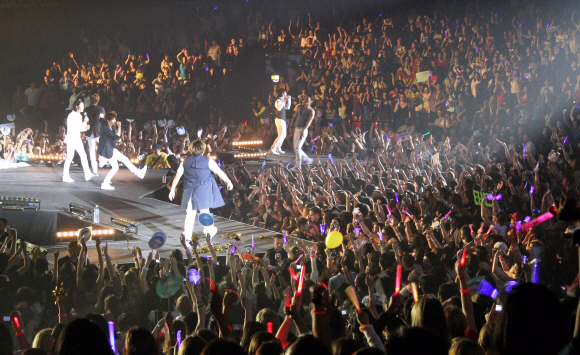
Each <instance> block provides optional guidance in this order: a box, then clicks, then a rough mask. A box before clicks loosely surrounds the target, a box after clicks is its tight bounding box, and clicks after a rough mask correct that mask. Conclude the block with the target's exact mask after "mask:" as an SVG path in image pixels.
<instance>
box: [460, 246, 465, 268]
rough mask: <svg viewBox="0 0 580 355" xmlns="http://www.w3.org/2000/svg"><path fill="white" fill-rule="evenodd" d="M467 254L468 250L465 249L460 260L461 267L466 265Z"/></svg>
mask: <svg viewBox="0 0 580 355" xmlns="http://www.w3.org/2000/svg"><path fill="white" fill-rule="evenodd" d="M466 254H467V248H463V256H462V257H461V260H459V265H461V266H463V265H465V255H466Z"/></svg>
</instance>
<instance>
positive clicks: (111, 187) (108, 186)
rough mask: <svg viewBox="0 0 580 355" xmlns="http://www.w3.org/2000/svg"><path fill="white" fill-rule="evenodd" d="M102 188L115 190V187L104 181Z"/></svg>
mask: <svg viewBox="0 0 580 355" xmlns="http://www.w3.org/2000/svg"><path fill="white" fill-rule="evenodd" d="M101 189H102V190H114V189H115V188H114V187H113V186H111V184H106V183H102V184H101Z"/></svg>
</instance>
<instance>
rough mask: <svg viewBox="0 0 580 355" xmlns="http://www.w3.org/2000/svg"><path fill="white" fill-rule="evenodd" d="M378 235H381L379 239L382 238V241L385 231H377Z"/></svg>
mask: <svg viewBox="0 0 580 355" xmlns="http://www.w3.org/2000/svg"><path fill="white" fill-rule="evenodd" d="M377 235H378V236H379V239H380V240H381V242H382V241H383V233H382V232H381V231H378V232H377Z"/></svg>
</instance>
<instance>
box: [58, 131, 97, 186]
mask: <svg viewBox="0 0 580 355" xmlns="http://www.w3.org/2000/svg"><path fill="white" fill-rule="evenodd" d="M75 151H76V152H77V153H79V156H80V157H81V165H82V166H83V170H84V172H85V177H87V176H91V175H92V173H91V169H89V161H88V160H87V153H85V147H84V145H83V141H82V140H81V139H80V138H79V139H78V140H74V141H72V142H68V143H67V144H66V160H65V161H64V170H63V176H64V177H70V174H69V171H70V164H71V163H72V160H73V158H74V156H75Z"/></svg>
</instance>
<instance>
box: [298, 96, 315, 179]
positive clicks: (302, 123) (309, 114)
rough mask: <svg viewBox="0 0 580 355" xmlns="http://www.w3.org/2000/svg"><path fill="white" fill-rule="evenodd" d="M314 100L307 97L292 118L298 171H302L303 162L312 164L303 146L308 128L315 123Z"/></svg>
mask: <svg viewBox="0 0 580 355" xmlns="http://www.w3.org/2000/svg"><path fill="white" fill-rule="evenodd" d="M311 105H312V99H311V98H310V96H308V95H307V96H305V97H304V101H303V103H302V105H298V106H296V112H295V113H294V117H293V118H292V126H294V140H293V142H294V151H295V152H296V169H298V170H300V169H302V162H304V161H305V162H307V163H308V164H312V159H310V158H309V157H308V155H306V153H304V151H303V150H302V146H303V145H304V142H305V141H306V137H307V136H308V128H309V127H310V125H311V124H312V121H314V114H315V112H314V109H313V108H312V107H311Z"/></svg>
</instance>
